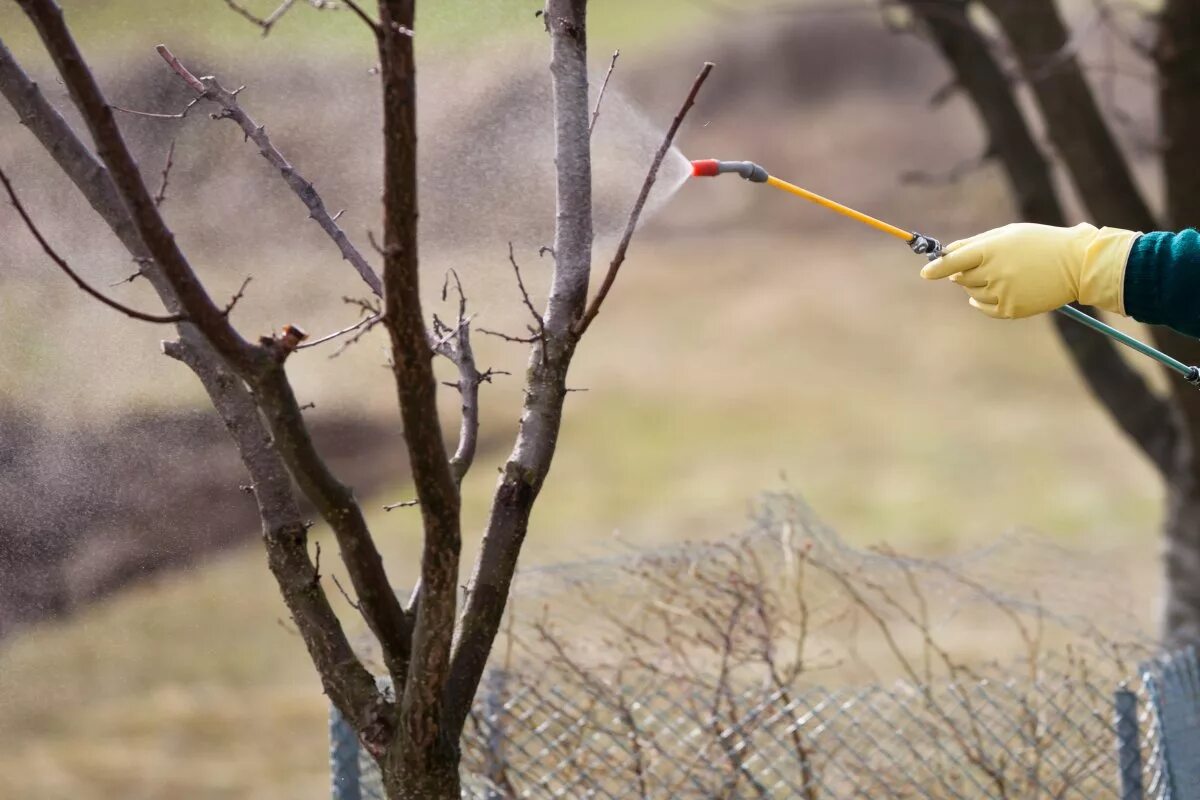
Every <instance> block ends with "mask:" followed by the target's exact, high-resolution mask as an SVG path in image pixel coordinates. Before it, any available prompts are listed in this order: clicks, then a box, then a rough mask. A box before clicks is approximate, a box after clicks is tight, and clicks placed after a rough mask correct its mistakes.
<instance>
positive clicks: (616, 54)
mask: <svg viewBox="0 0 1200 800" xmlns="http://www.w3.org/2000/svg"><path fill="white" fill-rule="evenodd" d="M620 57H621V51H620V50H613V54H612V61H610V62H608V72H606V73H604V82H603V83H601V84H600V91H599V92H598V93H597V94H596V107H595V108H594V109H593V110H592V122H591V124H590V125H588V135H589V136H590V135H591V134H593V133H595V132H596V120H597V119H599V118H600V104H601V103H603V102H604V90H605V89H607V88H608V81H609V79H610V78H611V77H612V74H613V70H614V69H616V68H617V59H618V58H620ZM509 247H510V248H511V247H512V243H511V242H510V243H509Z"/></svg>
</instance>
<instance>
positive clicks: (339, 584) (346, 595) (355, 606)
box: [329, 574, 362, 614]
mask: <svg viewBox="0 0 1200 800" xmlns="http://www.w3.org/2000/svg"><path fill="white" fill-rule="evenodd" d="M329 577H330V578H333V585H334V586H336V587H337V590H338V591H339V592H341V593H342V599H344V600H345V601H346V602H347V603H348V604H349V605H350V607H351V608H353V609H354V610H355V611H357V612H358V613H360V614H361V613H362V608H361V607H360V606H359V605H358V603H356V602H354V601H353V600H351V599H350V593H349V592H347V591H346V588H345V587H344V586H342V582H341V581H339V580H338V577H337V575H333V574H330V576H329Z"/></svg>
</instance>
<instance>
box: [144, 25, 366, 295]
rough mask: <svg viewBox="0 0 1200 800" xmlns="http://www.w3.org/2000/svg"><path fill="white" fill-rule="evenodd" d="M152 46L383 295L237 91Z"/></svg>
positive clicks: (317, 197)
mask: <svg viewBox="0 0 1200 800" xmlns="http://www.w3.org/2000/svg"><path fill="white" fill-rule="evenodd" d="M155 50H157V51H158V54H159V55H160V56H162V59H163V60H164V61H166V62H167V65H168V66H170V67H171V69H172V70H173V71H174V72H175V74H177V75H178V76H179V77H180V78H182V79H183V81H184V82H185V83H187V85H188V86H191V87H192V88H193V89H195V90H196V91H197V92H199V93H200V95H201V96H202V97H203V98H204V99H205V100H208V101H210V102H213V103H216V104H217V105H219V106H221V109H222V112H221V114H220V115H218V116H219V118H228V119H231V120H233V121H234V122H236V123H237V125H238V127H240V128H241V129H242V132H243V133H244V134H245V135H246V138H247V139H249V140H250V141H252V142H254V144H256V145H257V146H258V151H259V153H261V154H262V156H263V158H265V159H266V160H267V162H268V163H270V165H271V166H273V167H274V168H275V169H277V170H279V174H280V175H281V176H282V177H283V180H284V181H285V182H286V183H287V185H288V186H289V187H291V189H292V191H293V192H295V194H296V196H297V197H299V198H300V201H301V202H302V203H304V205H305V207H306V208H307V209H308V216H309V218H310V219H312V220H313V221H314V222H316V223H317V224H318V225H320V226H321V230H323V231H325V233H326V234H327V235H328V236H329V238H330V239H332V240H333V242H334V244H336V245H337V246H338V249H339V250H340V251H341V253H342V258H343V259H345V260H346V261H349V262H350V264H351V266H353V267H354V269H355V271H357V272H358V274H359V277H361V278H362V279H363V281H364V282H365V283H366V284H367V286H369V287H370V288H371V291H372V292H373V293H374V294H375V295H376V296H377V297H381V296H382V295H383V284H382V283H381V282H380V280H379V276H378V275H377V274H376V273H375V270H374V269H372V268H371V265H370V264H368V263H367V260H366V259H365V258H363V256H362V253H360V252H359V251H358V249H357V248H356V247H355V246H354V245H353V244H351V243H350V239H349V237H347V236H346V232H345V231H343V230H342V229H341V228H340V227H338V224H337V223H336V222H335V221H334V220H333V218H332V217H331V216H330V215H329V212H328V210H326V208H325V202H324V201H323V200H322V199H321V196H320V195H319V194H318V193H317V190H316V187H314V186H313V185H312V183H311V182H309V181H308V180H306V179H305V178H304V176H303V175H301V174H300V173H299V172H297V171H296V168H295V167H293V166H292V165H291V164H290V163H289V162H288V161H287V159H285V158H284V157H283V154H282V153H280V152H279V151H278V150H277V149H275V146H274V145H273V144H271V140H270V138H269V137H268V136H267V133H266V129H265V128H264V127H263V126H262V125H259V124H258V123H257V122H255V121H254V120H253V119H251V118H250V116H249V115H248V114H247V113H246V112H245V111H243V110H242V109H241V107H240V106H239V105H238V102H237V92H236V91H235V92H230V91H228V90H226V89H225V88H224V87H222V86H221V85H220V84H219V83H217V81H216V79H215V78H211V77H208V78H204V79H200V78H197V77H196V76H195V75H193V74H192V73H191V71H190V70H188V68H187V67H185V66H183V64H181V63H180V61H179V59H178V58H176V57H175V55H174V54H173V53H171V51H170V50H169V49H168V48H167V46H166V45H162V44H160V45H158V46H157V47H156V48H155ZM238 91H240V89H239V90H238Z"/></svg>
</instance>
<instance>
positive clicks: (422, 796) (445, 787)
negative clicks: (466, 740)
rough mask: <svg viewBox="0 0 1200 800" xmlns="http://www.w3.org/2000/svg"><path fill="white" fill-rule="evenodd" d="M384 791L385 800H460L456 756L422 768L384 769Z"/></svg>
mask: <svg viewBox="0 0 1200 800" xmlns="http://www.w3.org/2000/svg"><path fill="white" fill-rule="evenodd" d="M383 788H384V791H385V792H387V797H388V800H461V798H462V784H461V782H460V781H459V777H458V755H457V754H450V753H448V754H445V755H443V756H441V757H438V758H437V759H435V760H434V761H433V762H432V763H427V764H425V765H423V766H422V767H411V766H405V765H398V766H396V767H395V768H392V769H389V768H384V769H383Z"/></svg>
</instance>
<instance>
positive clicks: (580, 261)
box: [445, 0, 592, 728]
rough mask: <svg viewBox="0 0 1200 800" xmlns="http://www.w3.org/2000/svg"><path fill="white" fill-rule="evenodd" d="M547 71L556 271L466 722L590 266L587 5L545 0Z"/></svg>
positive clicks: (472, 667)
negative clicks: (548, 50) (551, 115)
mask: <svg viewBox="0 0 1200 800" xmlns="http://www.w3.org/2000/svg"><path fill="white" fill-rule="evenodd" d="M545 17H546V28H547V30H548V32H549V33H550V40H551V62H550V74H551V77H552V79H553V84H554V126H555V127H554V161H555V166H556V167H557V183H556V195H555V197H556V209H557V213H556V217H555V227H554V276H553V279H552V283H551V290H550V298H549V300H548V302H547V307H546V313H545V314H544V315H543V318H544V319H545V326H546V336H545V338H544V343H543V342H542V341H538V342H536V343H535V344H534V345H533V347H532V349H531V352H530V357H529V370H528V380H527V383H526V393H525V402H524V407H523V409H522V413H521V422H520V426H519V428H518V432H517V441H516V444H515V446H514V447H513V451H512V453H511V454H510V455H509V458H508V461H507V462H506V463H505V465H504V470H503V473H502V475H501V478H500V481H499V484H498V485H497V487H496V494H495V497H494V499H493V501H492V512H491V516H490V517H489V519H488V525H487V531H486V532H485V534H484V539H483V547H482V549H481V551H480V554H479V557H478V559H477V560H476V562H475V568H474V572H473V573H472V576H471V580H470V583H469V584H468V587H467V598H468V599H467V604H466V608H465V609H464V610H463V614H462V616H461V618H460V624H459V633H458V637H457V640H456V642H455V649H454V659H453V663H452V665H451V673H450V682H449V683H448V684H447V687H446V700H445V702H446V707H447V715H448V723H447V724H449V725H452V726H454V727H456V728H461V727H462V724H463V722H464V721H465V720H466V716H467V713H468V712H469V711H470V707H471V699H472V698H473V697H474V696H475V691H476V689H477V688H478V686H479V680H480V678H481V677H482V675H483V670H484V668H485V667H486V665H487V658H488V654H489V652H490V651H491V646H492V642H493V641H494V640H495V638H496V633H497V632H498V631H499V629H500V622H501V619H502V618H503V616H504V608H505V604H506V602H507V599H508V592H509V588H510V587H511V585H512V578H513V574H514V573H515V571H516V566H517V557H518V556H519V554H520V551H521V545H522V543H523V542H524V539H525V533H526V531H527V530H528V527H529V514H530V511H531V510H532V508H533V503H534V500H535V499H536V498H537V495H538V492H539V491H541V488H542V484H543V482H544V481H545V478H546V473H547V472H548V471H549V469H550V462H551V461H552V460H553V458H554V449H555V446H556V445H557V443H558V431H559V427H560V425H561V423H562V413H563V404H564V402H565V400H566V397H567V383H566V381H567V370H568V367H569V366H570V362H571V357H572V356H573V355H574V352H575V345H576V343H577V341H578V339H577V337H576V335H575V333H574V326H575V324H576V323H577V322H579V321H580V320H581V319H582V318H583V314H584V310H585V304H586V302H587V290H588V281H589V278H590V276H591V263H592V174H591V144H590V136H589V133H588V128H589V125H590V123H589V109H588V70H587V36H586V26H587V2H586V0H549V2H547V4H546V8H545Z"/></svg>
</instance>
